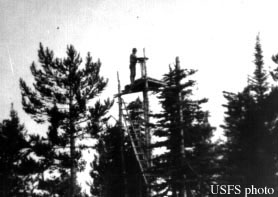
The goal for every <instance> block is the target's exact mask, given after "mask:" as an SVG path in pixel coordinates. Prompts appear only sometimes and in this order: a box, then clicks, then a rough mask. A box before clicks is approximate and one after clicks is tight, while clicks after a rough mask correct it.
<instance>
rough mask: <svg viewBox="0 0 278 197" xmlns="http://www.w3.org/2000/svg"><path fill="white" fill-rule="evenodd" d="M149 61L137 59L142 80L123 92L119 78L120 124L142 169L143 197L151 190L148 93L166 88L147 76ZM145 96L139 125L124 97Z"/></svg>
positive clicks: (147, 195) (149, 193)
mask: <svg viewBox="0 0 278 197" xmlns="http://www.w3.org/2000/svg"><path fill="white" fill-rule="evenodd" d="M147 60H148V58H147V57H145V51H144V57H140V58H137V61H138V62H139V64H140V67H141V78H139V79H137V80H135V81H134V83H133V84H128V85H126V86H125V88H124V90H121V86H120V80H119V76H118V94H117V95H116V97H118V103H119V123H120V126H121V127H122V128H123V132H126V135H128V136H129V140H130V142H131V145H132V150H133V153H134V155H135V158H136V161H137V163H138V167H139V168H140V169H139V171H140V176H141V178H142V180H143V182H144V188H145V190H146V191H145V192H143V193H142V194H141V195H139V196H141V197H150V196H151V189H150V175H149V173H147V171H148V169H149V168H150V167H151V157H152V155H151V148H150V142H151V132H150V126H149V125H150V124H149V120H150V118H149V115H150V110H149V96H148V93H149V92H150V91H157V90H158V88H160V87H162V86H164V85H165V84H164V83H163V82H162V81H160V80H157V79H154V78H150V77H148V75H147V66H146V61H147ZM139 92H142V94H143V106H142V109H143V125H138V123H137V122H136V121H135V120H132V118H131V117H130V114H129V112H128V110H127V108H126V106H125V103H124V101H123V97H124V96H125V95H128V94H132V93H139ZM138 126H141V128H142V126H143V132H144V135H143V136H144V137H143V138H142V137H140V132H141V131H140V129H139V127H138ZM126 197H127V196H126Z"/></svg>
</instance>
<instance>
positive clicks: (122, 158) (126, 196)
mask: <svg viewBox="0 0 278 197" xmlns="http://www.w3.org/2000/svg"><path fill="white" fill-rule="evenodd" d="M117 78H118V103H119V128H120V135H121V146H120V152H121V164H122V176H123V181H124V185H123V193H124V197H128V189H127V174H126V166H125V157H124V130H123V120H122V117H123V107H122V105H123V103H122V97H121V83H120V77H119V73H118V72H117Z"/></svg>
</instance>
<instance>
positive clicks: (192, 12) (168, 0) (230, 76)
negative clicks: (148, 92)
mask: <svg viewBox="0 0 278 197" xmlns="http://www.w3.org/2000/svg"><path fill="white" fill-rule="evenodd" d="M277 5H278V3H277V1H275V0H268V1H265V0H264V1H263V0H230V1H228V0H226V1H223V0H210V1H209V0H145V1H144V0H83V1H70V0H48V1H38V0H17V1H16V0H0V70H1V73H0V84H1V89H0V95H1V97H0V110H1V114H0V120H2V119H4V118H7V117H8V114H9V110H10V103H11V102H13V103H14V107H15V109H16V110H17V111H18V112H19V116H20V118H21V120H22V122H24V124H25V125H26V127H27V129H28V130H38V129H41V127H40V126H36V125H35V124H34V122H33V121H32V120H31V119H30V118H29V117H28V116H27V115H26V114H25V113H24V112H23V111H22V109H21V108H22V107H21V96H20V91H19V78H20V77H21V78H23V79H24V80H26V81H27V82H28V83H29V84H30V83H31V81H32V76H31V73H30V69H29V68H30V65H31V63H32V61H37V50H38V46H39V42H42V43H43V45H44V46H48V47H49V48H50V49H52V50H54V53H55V55H57V56H58V57H64V56H65V50H66V46H67V45H68V44H73V45H74V46H75V48H76V49H77V50H78V51H80V53H81V56H82V57H85V55H86V53H87V52H88V51H89V52H91V54H92V56H93V58H94V60H97V59H98V58H100V60H101V62H102V65H103V66H102V75H103V76H105V77H106V78H109V82H110V83H109V85H108V87H107V89H106V91H105V93H104V95H103V98H106V97H108V96H110V97H112V95H113V94H115V93H117V79H116V73H117V71H119V72H120V77H121V82H122V86H124V85H126V84H127V83H129V68H128V65H129V54H130V52H131V49H132V48H133V47H136V48H137V49H138V56H140V55H142V50H143V48H145V49H146V56H147V57H149V58H150V59H149V61H148V62H147V67H148V68H147V69H148V74H149V76H150V77H153V78H157V79H160V78H161V77H162V75H163V74H164V73H166V72H167V71H168V65H169V64H172V63H173V62H174V59H175V57H176V56H180V59H181V66H182V67H183V68H193V69H198V70H199V72H198V74H196V76H195V79H196V80H197V82H198V90H197V92H196V93H197V94H198V95H200V96H202V97H207V98H209V103H208V104H207V105H206V106H205V107H206V109H208V110H209V111H210V114H211V118H210V122H211V124H212V125H213V126H216V127H218V126H219V125H220V124H221V123H222V121H223V112H224V109H223V108H222V107H221V105H222V104H223V103H225V100H224V98H223V96H222V91H223V90H226V91H234V92H235V91H240V90H241V88H242V87H243V86H244V85H246V82H247V74H251V73H252V72H253V69H254V65H253V63H252V61H253V60H254V57H253V53H254V46H255V38H256V36H257V34H258V33H260V38H261V43H262V49H263V51H264V56H265V59H264V60H265V63H266V68H268V67H272V68H273V67H274V64H273V63H272V62H271V59H270V57H271V56H272V55H273V54H276V53H277V52H278V28H277V27H276V24H277V21H278V12H277ZM137 73H138V74H139V69H138V70H137ZM137 76H138V75H137ZM134 98H135V97H134ZM153 107H155V106H151V108H153ZM116 109H117V106H116V105H115V107H114V113H115V115H116V114H117V111H116ZM218 132H219V129H218Z"/></svg>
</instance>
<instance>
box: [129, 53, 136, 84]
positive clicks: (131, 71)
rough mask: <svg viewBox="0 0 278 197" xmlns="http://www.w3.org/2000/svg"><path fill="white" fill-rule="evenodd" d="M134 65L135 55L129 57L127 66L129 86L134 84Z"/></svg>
mask: <svg viewBox="0 0 278 197" xmlns="http://www.w3.org/2000/svg"><path fill="white" fill-rule="evenodd" d="M136 63H137V57H136V55H135V54H131V55H130V64H129V68H130V82H131V84H133V83H134V79H135V76H136Z"/></svg>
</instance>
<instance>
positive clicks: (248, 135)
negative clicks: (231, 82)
mask: <svg viewBox="0 0 278 197" xmlns="http://www.w3.org/2000/svg"><path fill="white" fill-rule="evenodd" d="M254 63H255V66H256V68H255V71H254V75H253V76H252V78H251V80H250V82H249V84H248V86H247V87H245V88H244V90H243V91H242V92H239V93H236V94H234V93H228V92H225V93H224V97H225V98H226V99H227V101H228V103H227V105H224V106H225V107H226V108H227V111H226V117H225V125H224V126H223V128H224V132H225V136H226V137H227V143H226V145H225V146H226V147H225V152H226V154H224V160H225V162H226V163H225V165H226V173H225V176H223V177H225V178H224V181H227V182H228V183H235V182H237V183H239V184H249V185H251V184H254V185H259V186H266V185H271V184H273V183H274V182H275V180H276V176H275V171H276V169H275V168H276V167H275V166H276V161H275V160H276V159H275V158H276V156H275V154H274V152H275V151H273V150H274V149H275V148H274V146H273V145H274V144H276V142H275V138H273V137H274V133H273V132H272V131H271V130H270V127H269V125H270V124H271V123H272V122H273V120H274V119H273V118H274V116H273V114H275V112H274V111H275V110H276V111H277V110H278V109H274V110H273V109H272V110H270V108H271V107H270V105H271V104H274V103H273V95H274V92H271V91H270V89H269V86H268V83H267V74H266V71H265V70H264V68H263V55H262V49H261V45H260V41H259V37H257V41H256V45H255V61H254ZM271 111H272V112H271ZM271 114H272V115H271Z"/></svg>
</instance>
